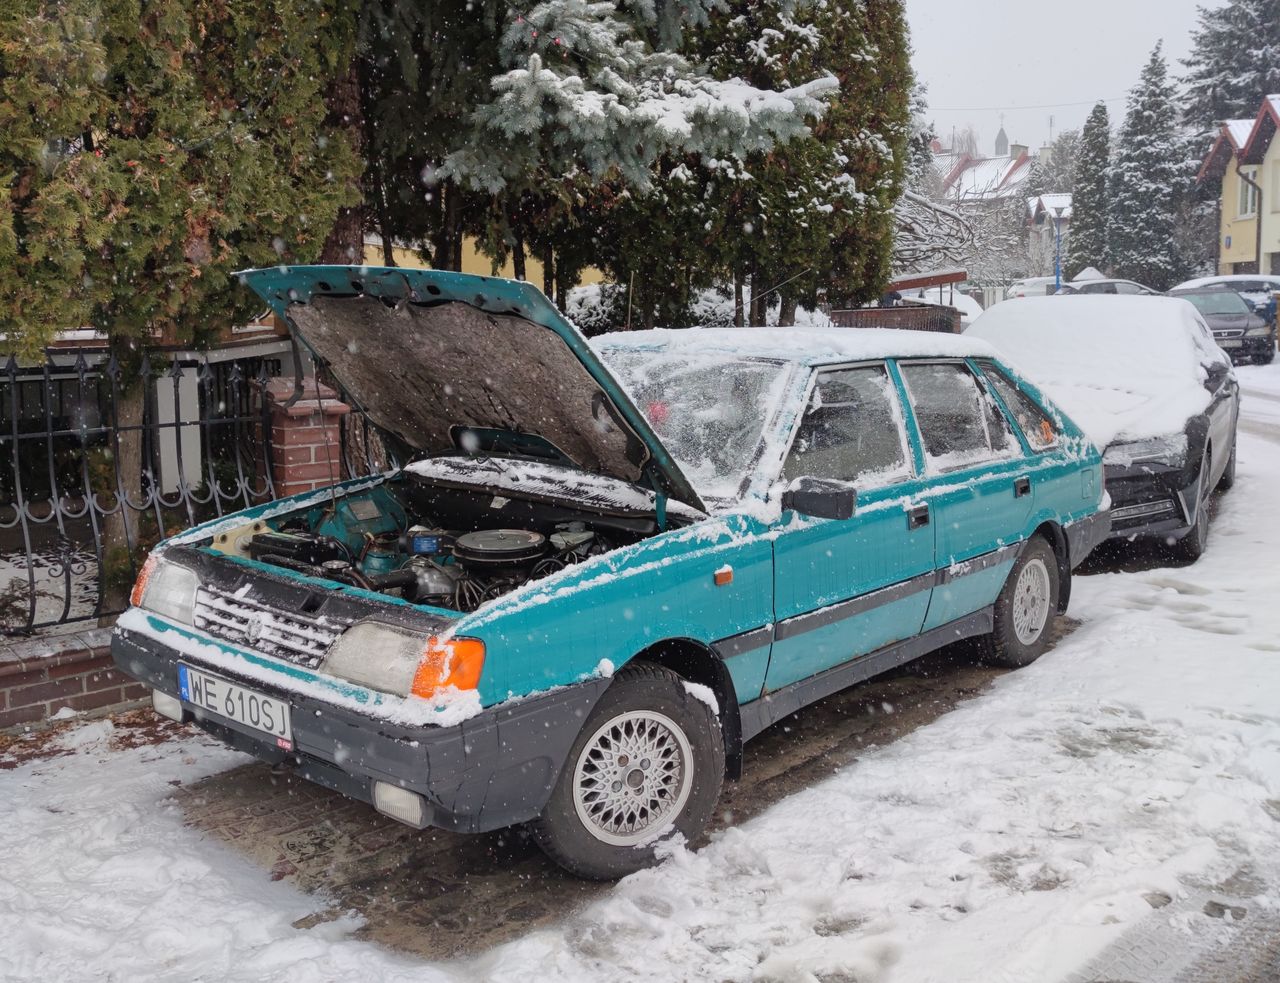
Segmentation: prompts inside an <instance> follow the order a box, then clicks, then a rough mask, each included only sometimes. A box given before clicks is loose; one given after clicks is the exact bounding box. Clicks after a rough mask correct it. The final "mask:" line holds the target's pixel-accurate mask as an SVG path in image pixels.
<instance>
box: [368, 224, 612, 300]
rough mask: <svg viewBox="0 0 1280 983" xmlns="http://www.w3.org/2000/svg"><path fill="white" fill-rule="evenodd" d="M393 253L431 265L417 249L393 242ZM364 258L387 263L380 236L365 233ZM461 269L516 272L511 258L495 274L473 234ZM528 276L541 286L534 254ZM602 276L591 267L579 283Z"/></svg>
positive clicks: (406, 262) (405, 261) (407, 263)
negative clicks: (477, 246)
mask: <svg viewBox="0 0 1280 983" xmlns="http://www.w3.org/2000/svg"><path fill="white" fill-rule="evenodd" d="M391 255H392V257H393V258H394V259H395V265H396V266H404V267H409V268H413V269H420V268H426V267H429V266H430V265H431V264H430V263H428V262H426V261H425V260H424V259H422V257H421V256H419V255H418V253H417V252H416V251H415V250H412V249H408V248H406V247H404V246H395V245H393V246H392V247H391ZM364 261H365V262H366V263H368V264H369V265H370V266H382V265H383V264H384V263H385V257H384V256H383V254H382V240H381V239H380V238H379V237H378V236H372V235H371V236H365V240H364ZM462 272H463V273H476V274H479V275H480V276H501V277H507V278H508V279H512V278H514V277H515V275H516V274H515V267H514V266H513V265H512V263H511V260H510V259H508V260H507V261H506V263H505V264H503V265H502V266H500V267H499V268H498V270H497V272H496V273H495V272H494V269H493V260H491V259H490V258H489V257H488V256H486V255H484V253H482V252H480V250H479V249H478V248H476V241H475V240H474V239H472V238H470V237H467V238H465V239H463V241H462ZM525 279H526V280H528V281H529V282H530V283H532V284H533V285H534V286H536V287H538V288H541V287H542V263H540V262H539V261H538V260H536V259H534V258H533V257H532V256H530V257H529V258H528V259H527V260H526V261H525ZM603 279H604V274H603V273H601V272H600V271H599V270H597V269H595V268H594V267H588V268H587V269H585V270H583V271H582V276H581V277H579V279H578V285H579V286H582V285H583V284H588V283H599V282H600V281H601V280H603Z"/></svg>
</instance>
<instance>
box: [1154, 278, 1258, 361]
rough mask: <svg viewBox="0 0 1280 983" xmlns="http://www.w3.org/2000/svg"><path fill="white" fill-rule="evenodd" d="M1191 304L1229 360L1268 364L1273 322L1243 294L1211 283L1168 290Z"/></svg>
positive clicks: (1171, 294)
mask: <svg viewBox="0 0 1280 983" xmlns="http://www.w3.org/2000/svg"><path fill="white" fill-rule="evenodd" d="M1169 296H1170V297H1181V298H1182V299H1183V300H1185V301H1189V302H1190V303H1191V304H1194V305H1195V308H1196V310H1198V311H1199V312H1200V316H1201V317H1203V318H1204V320H1205V323H1206V324H1207V325H1209V330H1210V331H1212V332H1213V338H1214V341H1216V342H1217V343H1218V347H1219V348H1221V349H1222V350H1223V351H1225V352H1226V353H1227V354H1228V355H1230V356H1231V359H1232V361H1252V362H1254V363H1256V364H1258V365H1269V364H1270V363H1271V360H1272V359H1273V358H1275V355H1276V326H1275V324H1274V323H1273V322H1271V321H1267V320H1264V319H1263V317H1262V315H1261V314H1259V313H1257V312H1256V311H1254V310H1253V309H1252V308H1251V307H1250V306H1249V305H1248V304H1247V303H1245V300H1244V298H1243V297H1242V296H1241V295H1240V294H1238V293H1236V292H1235V291H1234V290H1232V289H1230V288H1229V287H1226V286H1223V285H1222V284H1212V285H1210V286H1207V287H1187V288H1185V289H1180V290H1171V291H1169Z"/></svg>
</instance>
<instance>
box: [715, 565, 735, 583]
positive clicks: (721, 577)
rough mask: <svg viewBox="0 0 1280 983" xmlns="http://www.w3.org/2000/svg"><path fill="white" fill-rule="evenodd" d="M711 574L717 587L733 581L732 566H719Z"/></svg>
mask: <svg viewBox="0 0 1280 983" xmlns="http://www.w3.org/2000/svg"><path fill="white" fill-rule="evenodd" d="M712 576H713V577H714V578H715V582H716V586H717V587H723V586H724V585H725V584H731V583H733V568H732V567H721V568H720V569H719V570H717V571H716V572H715V573H714V574H713V575H712Z"/></svg>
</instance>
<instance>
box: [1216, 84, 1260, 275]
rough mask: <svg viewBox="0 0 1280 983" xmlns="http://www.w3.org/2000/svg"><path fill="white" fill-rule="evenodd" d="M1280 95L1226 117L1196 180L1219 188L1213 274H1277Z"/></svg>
mask: <svg viewBox="0 0 1280 983" xmlns="http://www.w3.org/2000/svg"><path fill="white" fill-rule="evenodd" d="M1278 126H1280V94H1278V95H1272V96H1267V98H1265V99H1264V100H1263V101H1262V105H1261V106H1259V107H1258V113H1257V115H1256V116H1254V117H1253V118H1252V119H1232V120H1225V121H1224V122H1223V123H1221V124H1220V125H1219V127H1218V135H1217V137H1216V139H1215V140H1214V142H1213V146H1212V147H1211V148H1210V149H1209V153H1208V154H1207V155H1206V156H1205V159H1204V161H1203V162H1202V163H1201V165H1200V172H1199V174H1198V175H1197V180H1199V181H1200V182H1201V183H1206V184H1209V185H1211V186H1213V185H1216V186H1217V187H1218V189H1219V201H1218V213H1219V217H1218V273H1219V274H1222V275H1228V274H1239V273H1267V274H1272V275H1280V141H1278V140H1276V139H1275V133H1276V129H1277V127H1278Z"/></svg>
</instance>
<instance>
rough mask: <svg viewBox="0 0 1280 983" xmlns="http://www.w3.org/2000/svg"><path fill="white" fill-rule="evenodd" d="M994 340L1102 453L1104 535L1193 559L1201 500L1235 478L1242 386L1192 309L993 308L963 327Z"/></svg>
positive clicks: (1201, 542) (1173, 302)
mask: <svg viewBox="0 0 1280 983" xmlns="http://www.w3.org/2000/svg"><path fill="white" fill-rule="evenodd" d="M966 334H967V335H968V336H971V337H974V338H980V339H982V340H983V341H986V342H989V343H990V344H992V345H994V346H995V347H996V348H997V349H998V350H999V351H1001V352H1002V353H1003V354H1004V355H1006V356H1007V357H1008V358H1009V359H1010V361H1011V364H1013V365H1015V366H1017V367H1018V368H1019V369H1020V371H1022V372H1024V373H1025V374H1026V375H1027V377H1028V378H1031V379H1034V380H1035V381H1036V382H1037V384H1039V385H1041V386H1042V387H1043V388H1044V390H1045V392H1046V393H1047V394H1048V395H1049V397H1050V398H1051V399H1053V401H1054V402H1055V403H1057V404H1058V405H1059V406H1061V407H1062V409H1063V410H1064V411H1066V412H1067V413H1068V414H1070V416H1071V418H1072V419H1073V420H1075V421H1076V422H1077V423H1078V424H1080V426H1081V427H1082V428H1083V429H1084V430H1085V432H1086V433H1088V434H1089V436H1090V437H1091V438H1092V439H1093V440H1094V442H1095V443H1096V444H1097V445H1098V447H1100V448H1103V449H1104V454H1103V461H1104V464H1105V470H1106V487H1107V492H1108V494H1109V496H1110V499H1111V535H1112V536H1113V537H1119V538H1125V539H1131V538H1136V537H1155V538H1158V539H1161V540H1165V541H1167V542H1168V543H1169V544H1170V545H1171V547H1172V548H1173V550H1174V552H1175V553H1176V554H1177V555H1180V556H1182V557H1183V558H1185V559H1188V560H1194V559H1196V558H1197V557H1199V556H1200V554H1201V553H1202V552H1203V551H1204V549H1205V546H1206V544H1207V542H1208V537H1209V511H1208V508H1207V503H1208V501H1209V497H1210V495H1211V494H1212V493H1213V491H1214V490H1215V489H1219V488H1222V489H1226V488H1229V487H1230V486H1231V484H1232V483H1233V482H1234V480H1235V468H1236V420H1237V417H1238V415H1239V409H1240V394H1239V386H1238V384H1237V382H1236V377H1235V373H1234V371H1233V370H1232V367H1231V360H1230V358H1229V357H1228V356H1227V354H1226V353H1225V352H1223V351H1222V349H1221V348H1219V347H1218V345H1217V344H1216V343H1215V342H1214V340H1213V335H1212V334H1211V333H1210V331H1209V327H1208V325H1206V324H1205V322H1204V319H1203V318H1202V317H1201V316H1200V313H1199V311H1197V310H1196V309H1195V307H1193V306H1192V305H1191V304H1190V303H1188V302H1187V301H1185V300H1180V299H1177V298H1172V297H1080V298H1078V299H1076V300H1073V301H1072V302H1071V303H1069V304H1064V303H1062V302H1061V301H1057V300H1054V299H1052V298H1046V299H1044V300H1035V301H1034V302H1028V303H1026V304H1013V305H1010V304H1001V305H999V306H997V307H993V308H992V309H991V310H989V311H987V312H986V313H985V314H983V315H982V317H980V318H978V320H977V321H975V322H974V323H973V326H972V327H971V328H970V329H969V330H968V332H966Z"/></svg>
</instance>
